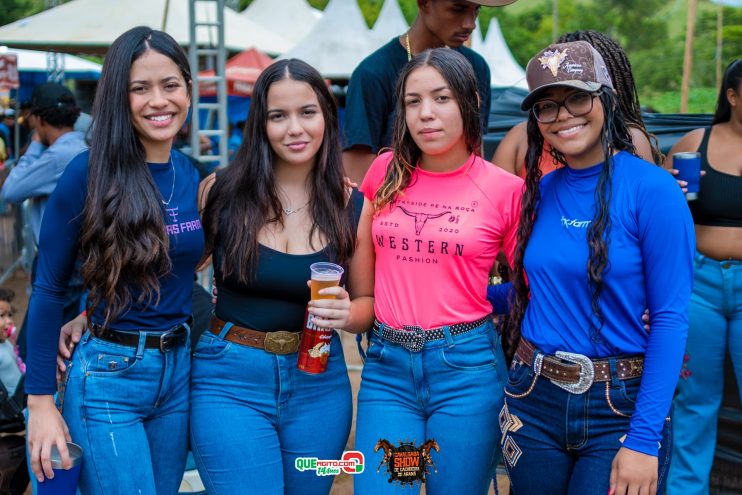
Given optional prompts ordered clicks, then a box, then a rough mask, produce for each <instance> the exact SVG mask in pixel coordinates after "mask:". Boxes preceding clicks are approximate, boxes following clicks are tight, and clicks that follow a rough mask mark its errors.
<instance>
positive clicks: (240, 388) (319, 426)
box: [191, 327, 353, 495]
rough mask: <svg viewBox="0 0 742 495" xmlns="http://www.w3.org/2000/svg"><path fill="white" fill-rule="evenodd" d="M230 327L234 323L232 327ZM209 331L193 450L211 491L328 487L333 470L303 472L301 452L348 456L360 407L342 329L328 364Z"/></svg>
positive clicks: (195, 394) (196, 391)
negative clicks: (308, 368) (302, 362)
mask: <svg viewBox="0 0 742 495" xmlns="http://www.w3.org/2000/svg"><path fill="white" fill-rule="evenodd" d="M225 328H227V327H225ZM297 356H298V353H293V354H285V355H277V354H271V353H269V352H266V351H264V350H262V349H256V348H254V347H247V346H243V345H239V344H234V343H232V342H228V341H225V340H222V339H221V338H219V337H217V336H216V335H214V334H212V333H210V332H206V333H204V334H203V335H202V336H201V338H200V340H199V342H198V344H197V345H196V350H195V353H194V355H193V374H192V378H191V449H192V450H193V454H194V457H195V460H196V465H197V466H198V472H199V473H200V475H201V479H202V481H203V482H204V485H205V486H206V490H207V491H208V493H209V494H210V495H225V494H234V495H243V494H246V493H255V494H261V495H269V494H276V495H279V494H280V495H283V494H302V495H304V494H308V495H313V494H317V495H319V494H323V495H326V494H327V493H329V492H330V487H331V485H332V481H333V477H332V476H317V474H316V473H315V471H303V472H301V471H298V470H297V469H296V467H295V460H296V458H297V457H317V458H319V459H327V460H334V459H340V458H341V456H342V453H343V449H344V447H345V445H346V443H347V441H348V435H349V433H350V423H351V419H352V414H353V405H352V399H351V390H350V380H349V379H348V372H347V369H346V367H345V358H344V356H343V349H342V346H341V344H340V338H339V337H338V335H337V334H335V335H334V336H333V338H332V344H331V347H330V359H329V362H328V363H327V371H325V372H324V373H321V374H316V375H313V374H309V373H305V372H303V371H301V370H299V369H297V367H296V361H297Z"/></svg>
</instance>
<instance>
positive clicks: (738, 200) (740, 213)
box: [688, 127, 742, 227]
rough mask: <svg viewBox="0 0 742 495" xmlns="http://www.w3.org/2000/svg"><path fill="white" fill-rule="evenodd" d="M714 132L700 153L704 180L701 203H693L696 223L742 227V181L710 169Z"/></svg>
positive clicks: (702, 178)
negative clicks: (709, 157) (711, 138)
mask: <svg viewBox="0 0 742 495" xmlns="http://www.w3.org/2000/svg"><path fill="white" fill-rule="evenodd" d="M710 135H711V128H710V127H707V128H706V129H705V131H704V134H703V141H701V146H700V147H699V148H698V151H699V152H700V153H701V170H705V171H706V175H705V176H703V177H701V187H700V190H699V193H698V199H696V200H694V201H689V202H688V206H689V207H690V212H691V214H692V215H693V223H695V224H697V225H709V226H713V227H742V177H740V176H735V175H730V174H725V173H724V172H719V171H718V170H716V169H714V168H712V167H711V165H709V161H708V146H709V136H710Z"/></svg>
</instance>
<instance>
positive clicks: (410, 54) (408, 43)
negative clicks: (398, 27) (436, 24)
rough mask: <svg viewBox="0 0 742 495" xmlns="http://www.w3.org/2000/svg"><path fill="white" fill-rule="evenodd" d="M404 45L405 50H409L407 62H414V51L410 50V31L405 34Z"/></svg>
mask: <svg viewBox="0 0 742 495" xmlns="http://www.w3.org/2000/svg"><path fill="white" fill-rule="evenodd" d="M404 44H405V45H404V46H405V48H407V61H408V62H409V61H410V60H412V50H411V49H410V32H409V31H407V32H406V33H405V34H404Z"/></svg>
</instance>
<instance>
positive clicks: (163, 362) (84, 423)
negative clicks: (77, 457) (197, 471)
mask: <svg viewBox="0 0 742 495" xmlns="http://www.w3.org/2000/svg"><path fill="white" fill-rule="evenodd" d="M187 340H188V339H187V338H186V343H185V344H183V345H179V346H177V347H175V348H174V349H172V350H170V351H168V352H165V353H163V352H161V351H160V350H158V349H145V348H144V338H140V341H139V346H138V347H129V346H125V345H119V344H113V343H110V342H106V341H103V340H99V339H96V338H94V337H91V335H90V332H86V333H85V335H83V337H82V339H81V340H80V343H79V344H78V346H77V348H76V349H75V352H74V354H73V356H72V364H71V367H70V371H69V376H68V379H67V388H66V391H65V395H64V409H63V415H64V419H65V421H66V422H67V426H68V427H69V430H70V435H71V436H72V441H73V442H75V443H77V444H79V445H80V446H81V447H82V451H83V463H82V473H81V476H80V484H79V489H80V493H82V495H91V494H105V495H108V494H121V495H124V494H126V495H129V494H136V493H142V494H158V495H171V494H175V493H177V492H178V487H179V485H180V480H181V478H182V477H183V469H184V468H185V461H186V454H187V449H188V381H189V380H188V376H189V372H190V353H189V351H190V349H189V348H190V345H189V344H188V343H187Z"/></svg>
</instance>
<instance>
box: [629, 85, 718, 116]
mask: <svg viewBox="0 0 742 495" xmlns="http://www.w3.org/2000/svg"><path fill="white" fill-rule="evenodd" d="M717 95H718V92H717V90H716V88H691V90H690V95H689V96H688V113H713V112H714V109H715V108H716V98H717ZM641 102H642V106H646V107H651V108H653V109H654V110H656V111H658V112H660V113H679V112H680V91H666V92H662V93H653V94H648V95H642V97H641Z"/></svg>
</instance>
